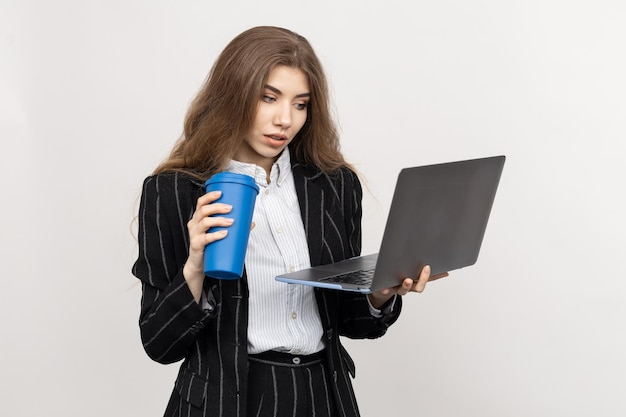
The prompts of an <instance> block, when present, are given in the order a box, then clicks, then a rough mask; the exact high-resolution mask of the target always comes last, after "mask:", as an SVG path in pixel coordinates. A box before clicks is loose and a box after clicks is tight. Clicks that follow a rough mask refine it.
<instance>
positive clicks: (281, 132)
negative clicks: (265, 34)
mask: <svg viewBox="0 0 626 417" xmlns="http://www.w3.org/2000/svg"><path fill="white" fill-rule="evenodd" d="M310 97H311V93H310V91H309V81H308V78H307V76H306V75H305V74H304V73H303V72H302V71H301V70H299V69H297V68H292V67H287V66H284V65H279V66H276V67H274V68H273V69H272V70H271V71H270V73H269V77H268V79H267V84H266V85H265V89H264V90H263V95H262V97H259V105H258V108H257V112H256V116H255V118H254V122H253V124H252V127H251V128H250V130H249V131H248V133H247V134H246V137H245V138H244V142H243V143H242V144H241V147H240V148H239V150H238V151H237V153H236V154H235V158H234V159H235V160H237V161H241V162H247V163H253V164H257V165H259V166H261V167H263V168H265V171H266V172H268V173H269V172H270V170H271V168H272V164H273V163H274V161H276V159H277V158H278V156H279V155H280V153H281V152H282V151H283V149H285V148H286V147H287V145H288V144H289V143H290V142H291V141H292V139H293V138H294V136H296V134H297V133H298V132H299V131H300V129H301V128H302V126H303V125H304V122H305V121H306V118H307V107H308V103H309V100H310Z"/></svg>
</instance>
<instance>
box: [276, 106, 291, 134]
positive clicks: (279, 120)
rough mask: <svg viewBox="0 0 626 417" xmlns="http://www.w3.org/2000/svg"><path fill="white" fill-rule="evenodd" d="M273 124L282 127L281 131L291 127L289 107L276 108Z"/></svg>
mask: <svg viewBox="0 0 626 417" xmlns="http://www.w3.org/2000/svg"><path fill="white" fill-rule="evenodd" d="M274 124H276V125H277V126H282V128H283V129H286V128H288V127H289V126H291V106H289V105H281V106H276V114H275V115H274Z"/></svg>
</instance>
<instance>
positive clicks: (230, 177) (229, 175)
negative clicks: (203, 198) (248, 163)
mask: <svg viewBox="0 0 626 417" xmlns="http://www.w3.org/2000/svg"><path fill="white" fill-rule="evenodd" d="M218 182H234V183H237V184H242V185H247V186H248V187H252V188H253V189H254V190H255V191H256V192H257V193H258V192H259V186H258V185H256V183H255V182H254V178H252V177H251V176H249V175H245V174H238V173H235V172H218V173H217V174H215V175H213V176H212V177H211V178H209V179H208V180H206V181H205V182H204V186H205V187H207V186H208V185H209V184H215V183H218Z"/></svg>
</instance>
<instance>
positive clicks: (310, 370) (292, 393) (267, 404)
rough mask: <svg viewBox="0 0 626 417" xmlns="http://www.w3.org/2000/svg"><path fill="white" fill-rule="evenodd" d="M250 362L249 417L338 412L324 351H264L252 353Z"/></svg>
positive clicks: (313, 416) (315, 415)
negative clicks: (331, 389)
mask: <svg viewBox="0 0 626 417" xmlns="http://www.w3.org/2000/svg"><path fill="white" fill-rule="evenodd" d="M249 364H250V367H249V373H248V417H332V416H335V415H336V413H335V400H334V398H333V394H332V393H331V391H330V384H329V382H328V381H329V379H328V377H329V375H328V372H327V368H326V359H325V357H324V353H323V352H321V353H316V354H313V355H308V356H294V355H291V354H288V353H279V352H264V353H261V354H258V355H250V356H249Z"/></svg>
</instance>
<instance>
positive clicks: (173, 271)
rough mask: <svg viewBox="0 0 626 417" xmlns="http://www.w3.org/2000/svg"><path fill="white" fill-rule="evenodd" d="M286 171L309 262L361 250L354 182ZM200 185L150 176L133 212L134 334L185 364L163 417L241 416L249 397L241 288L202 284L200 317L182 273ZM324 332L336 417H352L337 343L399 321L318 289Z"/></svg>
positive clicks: (345, 359) (349, 176) (166, 358)
mask: <svg viewBox="0 0 626 417" xmlns="http://www.w3.org/2000/svg"><path fill="white" fill-rule="evenodd" d="M292 169H293V176H294V180H295V185H296V192H297V195H298V200H299V201H300V208H301V214H302V220H303V223H304V227H305V231H306V236H307V241H308V246H309V255H310V258H311V264H312V265H321V264H326V263H330V262H335V261H338V260H342V259H345V258H349V257H352V256H356V255H358V254H359V253H360V250H361V195H362V191H361V185H360V183H359V180H358V178H357V176H356V175H355V174H354V173H353V172H352V171H350V170H348V169H342V170H341V171H340V172H338V173H337V174H335V175H333V176H329V175H326V174H324V173H321V172H320V171H319V170H317V169H316V168H312V167H307V166H303V165H301V164H298V163H297V162H294V156H293V155H292ZM203 193H204V189H203V184H202V182H200V181H198V180H195V179H193V178H191V177H189V176H186V175H184V174H180V173H166V174H159V175H156V176H151V177H148V178H147V179H146V180H145V181H144V184H143V193H142V197H141V204H140V211H139V234H138V237H139V256H138V259H137V261H136V263H135V264H134V266H133V274H134V275H135V276H136V277H138V278H139V279H140V280H141V281H142V288H143V296H142V302H141V314H140V320H139V325H140V330H141V338H142V341H143V346H144V349H145V350H146V352H147V353H148V355H149V356H150V357H151V358H152V359H154V360H155V361H157V362H161V363H172V362H176V361H179V360H181V359H184V362H183V363H182V365H181V368H180V372H179V375H178V378H177V380H176V383H175V388H174V390H173V392H172V396H171V398H170V401H169V403H168V406H167V410H166V411H165V416H209V417H217V416H219V417H244V416H245V414H246V397H247V366H248V365H247V323H248V288H247V284H246V277H245V274H244V277H243V279H240V280H232V281H228V280H214V279H211V278H206V279H205V289H206V290H207V291H211V293H212V294H213V295H214V297H215V299H216V303H217V307H216V308H215V309H214V310H213V311H205V310H202V309H201V308H200V306H199V305H198V304H197V303H196V302H195V301H194V298H193V296H192V294H191V292H190V291H189V289H188V287H187V285H186V283H185V279H184V277H183V275H182V267H183V264H184V262H185V261H186V259H187V255H188V248H189V236H188V232H187V222H188V220H189V219H190V218H191V215H192V214H193V212H194V209H195V205H196V200H197V198H198V197H199V196H200V195H201V194H203ZM316 299H317V304H318V307H319V312H320V317H321V319H322V325H323V327H324V331H325V337H326V339H327V340H326V346H327V352H328V365H329V372H330V375H332V388H333V393H334V397H335V399H336V403H337V409H338V410H339V412H340V414H341V416H345V417H352V416H358V415H359V411H358V407H357V404H356V400H355V397H354V393H353V390H352V384H351V381H350V377H349V374H351V375H352V377H354V363H353V362H352V359H351V358H350V356H349V355H348V353H347V352H346V351H345V349H344V348H343V346H342V345H341V342H340V338H339V336H340V335H342V336H347V337H350V338H376V337H379V336H382V335H383V334H384V333H385V332H386V330H387V327H388V326H389V325H391V324H392V323H393V322H394V321H395V320H396V319H397V317H398V315H399V314H400V309H401V300H400V297H398V299H397V300H396V302H395V303H394V307H393V311H390V312H388V313H387V314H385V315H384V316H383V317H381V318H374V317H373V316H372V315H371V314H370V311H369V306H368V303H367V300H366V299H365V296H363V295H360V294H357V293H348V292H339V291H333V290H320V289H316Z"/></svg>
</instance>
